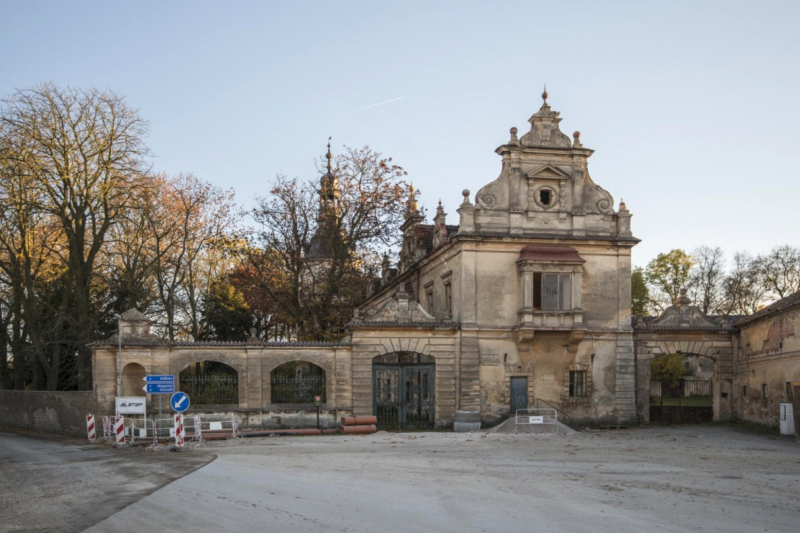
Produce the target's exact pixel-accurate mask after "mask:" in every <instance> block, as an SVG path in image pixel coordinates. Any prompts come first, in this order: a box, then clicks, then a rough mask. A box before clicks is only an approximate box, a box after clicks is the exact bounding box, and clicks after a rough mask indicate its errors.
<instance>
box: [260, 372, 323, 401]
mask: <svg viewBox="0 0 800 533" xmlns="http://www.w3.org/2000/svg"><path fill="white" fill-rule="evenodd" d="M270 385H271V387H272V403H314V397H315V396H319V397H320V400H321V401H322V403H325V402H326V399H325V375H324V374H322V375H314V374H311V375H304V374H300V375H296V376H285V375H275V374H273V375H272V377H271V378H270Z"/></svg>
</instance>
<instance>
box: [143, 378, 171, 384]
mask: <svg viewBox="0 0 800 533" xmlns="http://www.w3.org/2000/svg"><path fill="white" fill-rule="evenodd" d="M144 380H145V381H146V382H148V383H175V376H145V377H144Z"/></svg>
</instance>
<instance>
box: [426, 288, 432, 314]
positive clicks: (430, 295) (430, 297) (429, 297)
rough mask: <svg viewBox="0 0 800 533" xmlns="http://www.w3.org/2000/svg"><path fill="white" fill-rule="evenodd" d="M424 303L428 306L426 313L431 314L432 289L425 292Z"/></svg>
mask: <svg viewBox="0 0 800 533" xmlns="http://www.w3.org/2000/svg"><path fill="white" fill-rule="evenodd" d="M425 303H426V304H428V312H429V313H430V314H433V289H428V290H427V291H426V292H425Z"/></svg>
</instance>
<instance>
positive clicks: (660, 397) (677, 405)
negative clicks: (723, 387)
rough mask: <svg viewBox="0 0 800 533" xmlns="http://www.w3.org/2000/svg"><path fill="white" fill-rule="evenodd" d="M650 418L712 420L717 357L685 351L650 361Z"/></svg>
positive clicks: (691, 421) (679, 421) (683, 421)
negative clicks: (713, 358)
mask: <svg viewBox="0 0 800 533" xmlns="http://www.w3.org/2000/svg"><path fill="white" fill-rule="evenodd" d="M650 371H651V372H650V421H651V422H660V423H669V424H697V423H708V422H712V421H713V419H714V387H713V379H712V378H713V375H714V361H713V360H712V359H711V358H709V357H705V356H702V355H697V354H685V353H682V352H678V353H670V354H664V355H658V356H656V357H654V358H653V359H652V360H651V361H650Z"/></svg>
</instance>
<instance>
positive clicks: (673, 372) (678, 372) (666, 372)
mask: <svg viewBox="0 0 800 533" xmlns="http://www.w3.org/2000/svg"><path fill="white" fill-rule="evenodd" d="M685 360H686V356H685V355H682V354H679V353H671V354H668V355H661V356H658V357H655V358H653V360H652V361H651V362H650V379H652V380H653V381H660V382H662V383H663V384H664V385H667V386H668V387H675V386H677V385H678V380H680V379H681V378H682V377H683V375H684V374H685V373H686V367H685V365H684V361H685Z"/></svg>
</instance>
